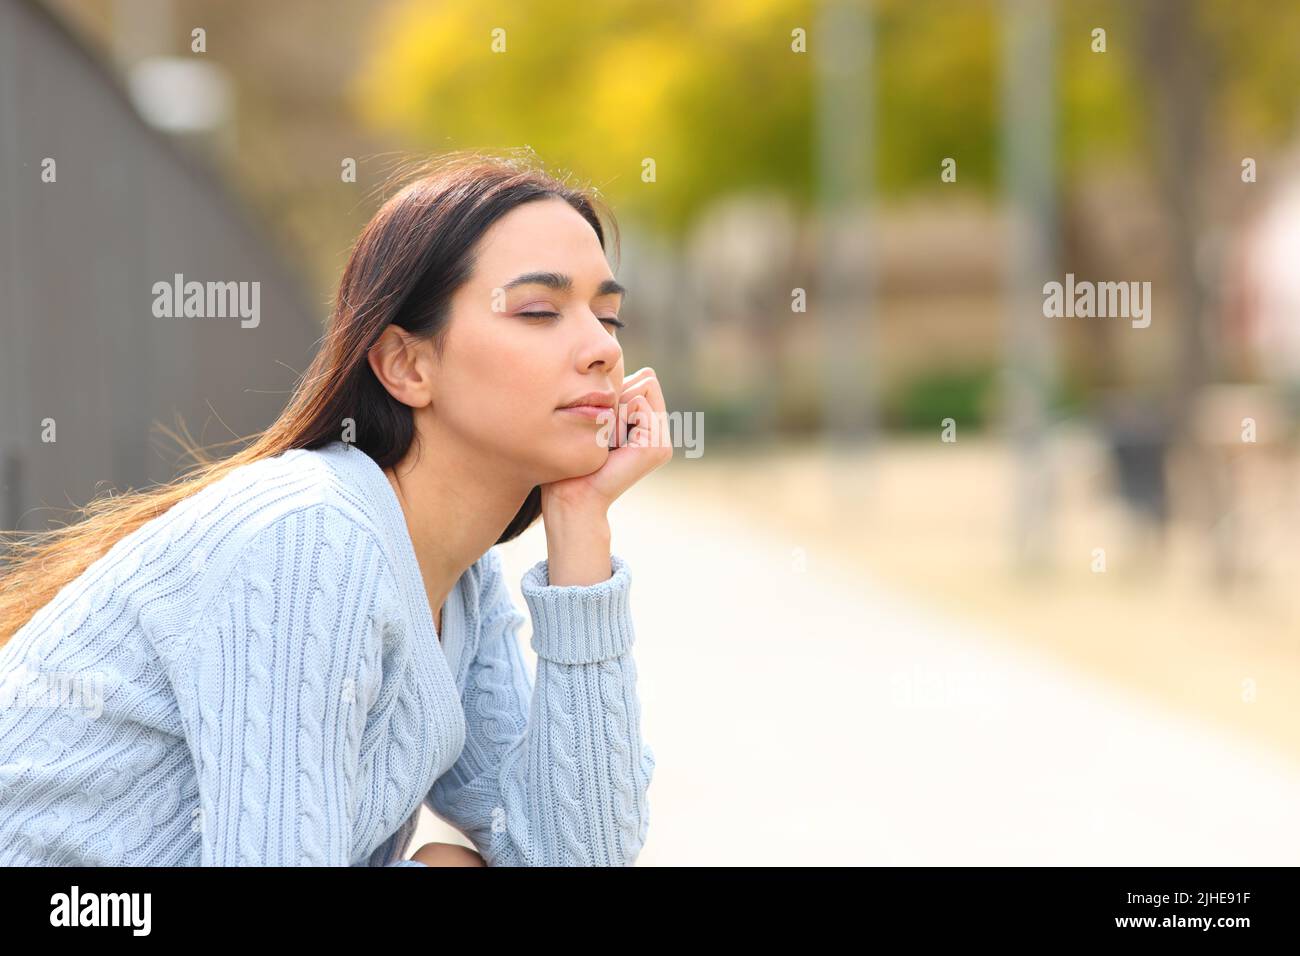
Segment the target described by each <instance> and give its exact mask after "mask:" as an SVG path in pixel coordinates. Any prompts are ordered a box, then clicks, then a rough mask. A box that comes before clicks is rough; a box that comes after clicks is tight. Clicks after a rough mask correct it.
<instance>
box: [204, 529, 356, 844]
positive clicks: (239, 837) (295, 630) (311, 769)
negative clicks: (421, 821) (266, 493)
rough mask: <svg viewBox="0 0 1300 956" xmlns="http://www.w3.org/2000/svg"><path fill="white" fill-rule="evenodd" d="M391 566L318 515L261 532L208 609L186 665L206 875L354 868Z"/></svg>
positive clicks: (350, 533)
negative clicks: (380, 587) (381, 610)
mask: <svg viewBox="0 0 1300 956" xmlns="http://www.w3.org/2000/svg"><path fill="white" fill-rule="evenodd" d="M379 560H380V557H379V553H378V547H377V544H375V543H374V541H373V539H372V538H371V537H370V536H369V535H368V534H366V533H364V532H363V531H362V530H361V529H359V528H358V527H357V526H355V525H351V524H350V523H348V521H347V520H346V519H342V518H339V517H338V516H337V515H334V516H332V517H331V509H330V508H329V507H328V506H325V505H315V506H311V507H308V508H304V509H301V510H299V511H296V512H293V513H291V514H289V515H287V516H285V517H281V518H278V519H277V520H276V521H275V522H274V523H273V524H271V525H270V526H268V527H267V528H266V529H264V530H262V531H260V532H259V533H258V534H257V535H256V536H255V537H254V538H253V539H252V540H251V542H250V543H249V544H248V545H247V546H246V547H245V548H244V549H243V550H242V551H241V553H240V557H239V558H238V559H237V563H236V565H235V567H234V568H233V569H232V571H231V572H230V574H229V576H228V577H227V578H226V579H225V582H224V584H223V585H222V587H221V589H220V591H219V592H218V593H217V594H216V596H215V597H214V598H213V599H212V600H211V602H210V603H209V604H208V606H207V608H206V610H205V612H204V614H203V615H202V617H201V620H200V622H199V624H198V626H197V628H196V631H197V633H196V636H195V638H194V639H193V640H192V641H191V647H190V649H189V651H188V655H187V656H188V657H189V660H188V664H187V667H186V669H185V670H186V673H188V674H190V675H192V681H193V684H192V686H191V689H190V690H191V694H190V695H189V696H190V697H191V702H192V704H193V705H194V706H192V707H191V708H189V710H190V714H189V715H187V733H188V734H189V736H190V742H191V749H192V751H193V752H194V755H195V766H196V773H197V778H198V790H199V810H198V815H197V817H196V818H195V820H194V823H193V826H194V828H195V829H197V830H198V832H199V833H200V843H201V856H200V862H201V865H203V866H304V865H309V866H346V865H348V863H349V860H350V857H351V855H352V847H353V838H354V827H353V823H354V815H355V811H356V806H357V798H358V794H357V792H356V786H355V781H356V780H357V765H358V758H359V752H360V741H361V737H362V731H363V730H364V727H365V720H366V706H367V705H366V703H365V701H364V699H363V698H364V697H365V695H366V694H367V693H368V692H369V689H370V686H371V679H370V677H369V675H370V674H371V673H372V672H373V670H374V668H375V667H377V666H378V663H377V662H378V660H379V653H380V647H379V641H380V637H379V635H378V633H377V630H376V629H375V628H374V627H373V626H372V624H371V620H370V617H369V615H368V613H367V610H368V609H367V602H368V601H370V600H373V597H374V590H373V589H374V587H375V585H374V584H373V581H374V579H375V578H376V577H377V573H376V570H377V568H378V567H379ZM191 723H192V724H193V726H190V724H191Z"/></svg>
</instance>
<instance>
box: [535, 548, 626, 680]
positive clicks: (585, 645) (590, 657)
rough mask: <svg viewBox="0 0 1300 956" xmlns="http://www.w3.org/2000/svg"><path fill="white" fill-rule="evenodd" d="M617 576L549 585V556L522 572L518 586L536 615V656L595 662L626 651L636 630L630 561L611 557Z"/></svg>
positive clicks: (611, 564)
mask: <svg viewBox="0 0 1300 956" xmlns="http://www.w3.org/2000/svg"><path fill="white" fill-rule="evenodd" d="M610 567H611V569H612V571H613V574H612V575H611V576H610V577H609V578H607V579H606V580H604V581H600V582H597V583H596V584H585V585H582V584H565V585H553V584H551V583H550V576H549V567H548V562H547V561H546V559H543V560H541V561H538V562H537V563H536V564H534V565H533V566H532V567H531V568H529V569H528V571H527V573H525V574H524V578H523V582H522V584H521V587H520V590H521V591H522V592H523V596H524V601H525V602H526V603H527V604H528V610H529V612H530V613H531V614H532V618H533V637H532V640H531V641H530V644H531V645H532V648H533V650H534V651H536V652H537V656H538V657H544V658H546V659H547V660H550V661H555V662H557V663H560V664H592V663H595V662H596V661H603V660H609V659H610V658H613V657H618V656H619V655H621V654H623V653H624V652H625V651H626V650H627V649H628V648H629V647H631V646H632V643H633V640H634V638H635V634H634V633H633V630H632V615H631V607H630V603H629V592H630V590H631V586H632V572H631V571H630V570H629V569H628V566H627V562H625V561H624V560H623V559H622V558H620V557H619V556H618V555H616V554H611V555H610Z"/></svg>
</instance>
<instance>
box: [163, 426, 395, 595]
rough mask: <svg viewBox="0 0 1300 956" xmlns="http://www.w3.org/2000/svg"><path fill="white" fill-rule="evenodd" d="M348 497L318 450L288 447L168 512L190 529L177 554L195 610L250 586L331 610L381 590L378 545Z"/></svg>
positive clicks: (388, 573) (385, 574) (384, 564)
mask: <svg viewBox="0 0 1300 956" xmlns="http://www.w3.org/2000/svg"><path fill="white" fill-rule="evenodd" d="M357 454H362V453H360V452H357ZM372 465H373V463H372ZM376 467H377V466H376ZM356 497H357V496H356V495H355V493H354V492H353V490H352V489H349V488H348V487H347V483H346V480H345V479H344V478H342V477H341V476H340V475H339V474H338V473H337V471H336V470H335V469H334V468H333V467H331V466H330V464H329V462H328V461H327V460H325V459H324V458H323V457H322V456H321V454H320V453H319V452H315V451H311V450H306V449H294V450H292V451H289V452H285V453H283V454H281V455H277V456H275V457H273V458H267V459H262V460H259V461H256V462H252V463H250V464H247V465H243V466H241V467H239V468H237V469H235V470H234V471H232V472H231V473H230V474H228V475H226V476H225V477H224V478H222V479H221V480H220V481H218V482H215V483H214V484H212V485H209V486H208V487H207V488H205V489H203V491H202V492H200V493H199V494H198V495H196V496H194V500H193V501H192V502H184V503H182V506H178V507H180V508H181V511H180V512H179V513H178V514H176V515H174V516H170V517H171V520H172V522H173V523H174V525H176V526H177V527H189V528H190V529H191V533H189V534H187V535H184V539H185V540H186V546H185V547H184V548H183V549H182V550H184V551H185V552H186V554H185V556H184V557H185V560H186V562H187V565H188V568H189V570H190V571H191V572H193V573H194V574H195V575H197V576H198V578H199V580H195V581H193V585H194V592H195V595H196V598H197V600H196V602H195V604H194V608H193V609H194V612H195V614H196V615H203V614H205V613H206V612H207V611H208V610H209V609H210V607H211V605H212V603H213V602H214V601H216V600H218V599H219V596H220V595H222V594H226V595H229V594H231V593H234V592H238V591H239V590H240V589H242V588H246V587H248V586H249V585H250V583H252V584H255V585H257V586H259V587H260V588H265V589H270V590H271V591H272V592H274V593H276V594H279V593H289V592H297V591H304V592H306V591H311V592H312V593H313V594H315V593H317V592H321V594H322V596H323V597H324V599H325V600H319V601H316V602H315V603H316V604H318V605H323V604H325V603H331V604H332V605H334V606H335V610H336V611H346V610H349V609H351V610H355V609H356V605H357V604H359V603H361V604H364V603H366V602H367V601H370V602H374V601H375V600H377V599H378V598H379V597H380V596H382V595H383V594H385V593H386V592H388V591H389V590H391V585H390V584H389V581H390V580H391V578H392V576H393V569H392V564H391V561H390V559H389V552H388V549H387V548H386V547H385V545H384V543H383V539H382V535H381V533H380V532H379V530H378V529H377V528H376V523H375V521H374V520H373V519H372V516H371V515H369V514H368V513H367V511H366V509H364V508H359V507H357V506H356V504H355V498H356ZM186 511H190V512H193V513H192V514H188V515H187V514H186V513H185V512H186ZM290 599H291V600H297V598H296V597H295V596H294V594H292V593H290ZM345 605H346V607H345Z"/></svg>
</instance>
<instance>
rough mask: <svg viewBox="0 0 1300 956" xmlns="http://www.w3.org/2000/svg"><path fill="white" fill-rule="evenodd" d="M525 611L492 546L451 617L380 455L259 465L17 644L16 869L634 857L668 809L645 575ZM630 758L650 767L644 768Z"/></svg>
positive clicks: (118, 558)
mask: <svg viewBox="0 0 1300 956" xmlns="http://www.w3.org/2000/svg"><path fill="white" fill-rule="evenodd" d="M611 571H612V574H611V577H610V578H609V579H608V580H606V581H602V582H600V583H598V584H594V585H589V586H567V587H556V586H551V585H550V584H549V583H548V579H547V566H546V562H545V561H541V562H538V563H537V564H536V565H534V566H533V567H532V568H530V569H529V571H528V572H527V573H526V574H525V576H524V579H523V582H522V590H523V593H524V597H525V601H526V603H527V607H528V611H529V616H530V617H531V619H532V637H531V643H530V646H531V647H532V648H533V650H534V651H535V652H536V653H537V655H538V661H537V682H536V686H537V688H538V690H537V693H536V694H535V695H534V692H533V689H534V679H533V675H532V673H531V672H530V669H529V668H528V667H527V665H526V664H525V662H524V659H523V655H522V653H521V647H520V637H519V633H518V631H519V627H520V626H521V625H522V624H523V623H524V622H525V615H524V614H523V613H521V611H520V610H519V609H518V608H517V607H516V606H515V605H514V603H513V602H512V601H511V599H510V597H509V593H508V591H507V589H506V588H505V585H504V581H503V579H502V570H501V562H500V556H499V555H498V554H497V552H496V549H495V548H494V549H490V550H489V551H488V552H487V553H486V554H484V555H483V556H482V557H481V558H480V559H479V560H478V561H476V562H475V563H474V564H473V565H472V566H471V567H470V568H469V570H467V571H466V572H465V574H464V575H463V576H462V577H461V579H460V580H459V581H458V582H457V584H456V587H455V588H454V589H453V591H452V593H451V595H449V596H448V599H447V603H446V605H445V606H444V608H443V621H442V623H443V629H444V633H443V634H442V635H441V637H442V640H441V641H440V640H439V635H438V634H437V632H436V631H435V629H434V625H433V614H432V611H431V608H430V607H429V602H428V598H427V596H426V592H425V590H424V584H423V580H422V579H421V577H420V571H419V565H418V562H417V561H416V557H415V552H414V549H413V547H412V544H411V540H410V537H409V534H408V532H407V527H406V521H405V516H404V515H403V513H402V510H401V505H400V503H399V502H398V500H397V496H396V495H395V494H394V492H393V490H392V486H391V485H390V484H389V483H388V480H387V478H386V477H385V476H384V473H383V471H382V470H381V469H380V468H379V467H378V465H376V464H375V462H374V461H373V460H372V459H370V458H369V457H368V456H367V455H365V454H364V453H363V452H361V451H359V450H358V449H356V448H354V447H352V446H350V445H348V444H345V443H343V442H333V443H331V444H328V445H326V446H324V447H322V448H320V449H315V450H306V449H296V450H293V451H290V452H286V453H284V454H282V455H278V456H276V457H275V458H270V459H265V460H262V461H258V462H255V463H253V464H250V465H245V466H243V467H241V468H239V469H237V470H236V471H234V472H232V473H231V474H230V475H227V476H226V477H225V478H223V479H222V480H221V481H219V482H217V483H215V484H214V485H212V486H210V487H208V488H205V489H203V490H202V491H200V492H198V493H197V494H194V495H191V496H190V497H189V498H187V499H186V500H184V501H183V502H181V503H180V504H178V505H176V506H175V507H173V508H172V509H170V510H169V511H168V512H167V513H165V514H163V515H161V516H159V517H158V518H156V519H154V520H153V521H151V522H149V523H148V524H146V525H144V526H143V527H141V528H139V529H137V530H136V531H135V532H134V533H133V534H131V535H128V536H127V537H125V538H123V539H121V540H120V541H118V542H117V543H116V544H115V545H114V546H113V548H112V549H111V550H110V551H109V552H108V553H107V554H106V555H104V556H103V557H102V558H100V559H99V560H98V561H96V562H95V563H94V564H92V565H91V566H90V567H89V568H87V569H86V571H85V572H84V573H83V574H82V575H81V576H80V577H78V578H77V579H76V580H75V581H73V582H70V583H69V584H68V585H67V586H66V587H64V588H63V589H62V590H60V591H59V593H58V594H57V595H55V597H54V598H53V600H51V601H50V603H49V604H47V605H46V606H45V607H43V608H41V609H40V610H39V611H38V612H37V613H36V614H35V615H34V616H33V617H32V619H31V620H30V621H29V622H28V623H27V625H26V626H24V627H23V628H22V629H21V630H20V631H18V633H17V634H15V635H14V636H13V637H12V638H11V639H10V640H9V642H8V643H7V644H6V645H5V646H4V647H3V648H0V865H35V866H42V865H46V866H48V865H77V866H120V865H127V866H159V865H160V866H200V865H202V866H236V865H241V866H249V865H253V866H265V865H291V866H298V865H313V866H408V867H409V866H420V865H421V864H419V863H416V862H415V861H413V860H406V859H403V857H404V856H405V854H406V852H407V851H408V849H409V847H408V844H409V842H410V840H411V838H412V836H413V835H414V832H415V828H416V824H417V822H418V816H419V811H420V807H421V806H422V805H424V806H428V807H429V808H430V809H431V810H433V812H434V813H436V814H438V815H439V816H440V817H441V818H442V819H444V820H446V821H447V822H448V823H450V824H451V825H452V826H455V827H457V828H458V829H460V830H461V831H462V832H463V833H464V834H465V835H466V836H467V837H468V838H469V839H470V841H471V842H472V843H473V844H474V845H475V846H476V847H477V848H478V850H479V852H480V853H481V854H482V855H483V856H484V858H485V859H486V860H487V862H488V864H489V865H491V866H550V865H621V866H628V865H632V864H633V863H634V862H635V861H636V858H637V855H638V853H639V852H640V848H641V846H642V845H643V844H644V842H645V839H646V835H647V832H648V826H649V804H648V799H647V794H648V790H649V786H650V782H651V777H652V773H653V769H654V758H653V754H652V753H651V750H650V748H649V746H648V745H646V744H645V743H644V741H643V740H642V737H641V726H640V707H639V703H638V698H637V692H636V666H635V663H634V661H633V659H632V653H631V648H632V644H633V640H634V633H633V628H632V621H631V617H630V608H629V599H628V596H629V589H630V584H631V576H630V572H629V570H628V568H627V565H626V564H625V563H624V561H623V560H622V559H621V558H620V557H619V556H618V555H612V556H611ZM634 756H635V757H636V759H633V758H634Z"/></svg>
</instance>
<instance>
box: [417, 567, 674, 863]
mask: <svg viewBox="0 0 1300 956" xmlns="http://www.w3.org/2000/svg"><path fill="white" fill-rule="evenodd" d="M610 564H611V569H612V572H613V573H612V575H611V577H610V578H609V579H607V580H605V581H601V582H599V583H597V584H592V585H567V586H554V585H551V584H549V581H548V576H547V574H548V569H547V562H546V561H545V560H543V561H540V562H538V563H537V564H536V565H534V566H533V567H532V568H530V569H529V570H528V572H527V573H526V574H525V575H524V578H523V582H522V591H523V595H524V599H525V602H526V603H527V606H528V609H529V612H530V616H531V617H532V625H533V635H532V640H531V647H532V648H533V650H534V651H536V653H537V677H536V684H535V685H534V681H533V679H532V677H531V676H530V674H529V672H528V669H527V667H526V666H525V663H524V659H523V656H522V654H521V652H520V649H519V642H518V639H517V637H516V632H517V630H518V628H519V626H520V625H521V624H522V623H523V622H524V616H523V614H522V613H521V612H520V611H519V610H518V609H517V608H516V606H515V604H514V602H513V601H512V600H511V598H510V595H509V592H508V591H507V590H506V588H505V586H504V582H503V580H502V572H501V565H500V558H499V556H498V555H497V554H496V553H495V552H493V551H491V550H489V552H488V554H487V555H486V556H485V561H484V575H483V580H482V584H481V587H480V601H479V604H480V628H481V631H480V637H479V641H478V647H477V650H476V652H475V657H474V660H473V661H472V663H471V664H470V669H469V672H468V675H467V677H466V681H465V692H464V696H463V704H464V709H465V717H466V728H467V729H466V742H465V747H464V749H463V750H462V751H461V756H460V757H459V758H458V760H457V762H456V764H455V765H454V766H453V767H452V768H451V769H449V770H448V771H447V772H446V773H445V774H443V776H442V777H440V778H439V779H438V780H437V781H436V782H435V784H434V786H433V789H432V790H431V791H430V793H429V795H428V798H427V799H426V803H427V805H428V806H429V808H430V809H431V810H433V811H434V813H436V814H437V815H438V816H439V817H440V818H442V819H443V820H445V821H446V822H448V823H450V824H451V825H452V826H454V827H456V828H457V829H458V830H460V831H461V832H462V833H464V834H465V836H466V837H467V838H468V839H469V840H470V841H471V842H472V843H473V844H474V846H475V848H476V849H477V850H478V852H479V854H480V855H481V856H482V857H483V859H484V860H485V861H486V863H487V865H488V866H631V865H633V864H634V863H635V862H636V858H637V856H638V854H639V853H640V851H641V847H642V845H643V844H644V842H645V838H646V832H647V829H648V827H649V822H650V816H649V802H648V789H649V785H650V779H651V776H652V773H653V769H654V757H653V754H652V752H651V750H650V748H649V747H648V746H647V745H645V744H644V742H643V740H642V736H641V712H640V702H639V699H638V697H637V689H636V664H635V662H634V661H633V658H632V644H633V638H634V634H633V629H632V619H631V615H630V609H629V589H630V587H631V572H630V571H629V569H628V566H627V564H626V563H625V562H624V561H623V560H622V559H621V558H620V557H619V556H618V555H611V558H610ZM534 686H535V687H536V690H534Z"/></svg>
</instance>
